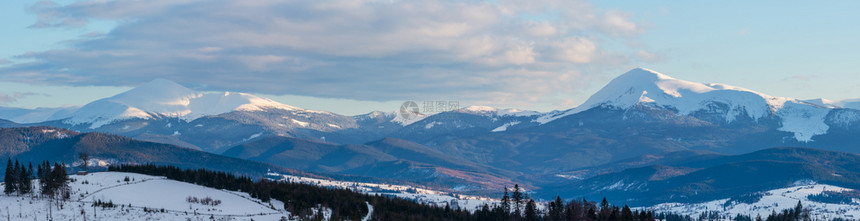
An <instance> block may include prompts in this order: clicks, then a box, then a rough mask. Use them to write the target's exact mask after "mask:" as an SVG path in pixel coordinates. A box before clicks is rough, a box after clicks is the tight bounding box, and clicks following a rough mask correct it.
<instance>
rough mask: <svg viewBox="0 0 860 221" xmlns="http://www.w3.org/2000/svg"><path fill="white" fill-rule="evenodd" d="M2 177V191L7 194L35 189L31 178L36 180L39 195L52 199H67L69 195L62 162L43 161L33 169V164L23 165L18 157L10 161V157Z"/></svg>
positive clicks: (29, 191) (18, 193)
mask: <svg viewBox="0 0 860 221" xmlns="http://www.w3.org/2000/svg"><path fill="white" fill-rule="evenodd" d="M3 178H4V183H3V184H4V185H3V192H4V193H6V194H7V195H11V194H17V195H19V196H21V195H27V194H32V193H34V191H35V188H34V186H33V179H34V178H36V179H37V180H38V185H39V186H38V187H39V188H38V190H39V195H40V196H42V197H48V198H51V199H54V198H56V197H58V196H59V197H62V198H63V199H68V198H69V197H70V192H71V191H70V189H69V176H68V174H67V173H66V166H65V164H62V163H54V164H53V166H52V165H51V162H49V161H44V162H42V163H41V164H39V165H37V168H36V170H35V171H34V170H33V164H32V163H29V162H28V163H27V166H24V164H23V163H20V162H19V161H18V159H15V163H12V159H11V158H10V159H8V160H7V161H6V172H5V176H4V177H3Z"/></svg>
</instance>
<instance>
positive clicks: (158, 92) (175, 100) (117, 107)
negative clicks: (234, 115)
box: [65, 79, 301, 128]
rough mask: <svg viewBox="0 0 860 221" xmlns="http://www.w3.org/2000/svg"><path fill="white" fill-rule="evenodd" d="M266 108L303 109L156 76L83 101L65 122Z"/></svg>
mask: <svg viewBox="0 0 860 221" xmlns="http://www.w3.org/2000/svg"><path fill="white" fill-rule="evenodd" d="M266 109H283V110H301V109H300V108H297V107H293V106H289V105H285V104H281V103H278V102H275V101H273V100H269V99H266V98H261V97H257V96H254V95H250V94H245V93H231V92H221V93H199V92H196V91H193V90H191V89H188V88H186V87H183V86H182V85H179V84H177V83H176V82H173V81H169V80H165V79H155V80H153V81H151V82H149V83H146V84H144V85H141V86H139V87H137V88H134V89H132V90H129V91H126V92H123V93H120V94H117V95H115V96H113V97H109V98H104V99H100V100H97V101H94V102H92V103H89V104H87V105H84V106H83V107H81V108H80V109H78V110H77V111H75V112H73V113H71V114H70V115H69V116H70V117H69V118H68V119H66V120H65V122H66V123H70V124H83V123H91V125H90V128H98V127H101V126H102V125H105V124H108V123H110V122H113V121H116V120H121V119H129V118H141V119H151V118H156V117H173V118H180V119H183V120H186V121H190V120H194V119H197V118H199V117H203V116H208V115H217V114H222V113H227V112H232V111H262V110H266Z"/></svg>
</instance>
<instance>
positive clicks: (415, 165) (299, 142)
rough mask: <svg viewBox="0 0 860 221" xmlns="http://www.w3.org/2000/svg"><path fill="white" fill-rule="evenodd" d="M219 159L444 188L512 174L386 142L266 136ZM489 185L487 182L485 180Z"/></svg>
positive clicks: (496, 183)
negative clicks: (236, 159) (346, 143)
mask: <svg viewBox="0 0 860 221" xmlns="http://www.w3.org/2000/svg"><path fill="white" fill-rule="evenodd" d="M223 154H224V155H225V156H231V157H237V158H242V159H249V160H255V161H259V162H266V163H271V164H275V165H279V166H283V167H287V168H294V169H301V170H308V171H313V172H323V173H338V174H347V175H357V176H368V177H379V178H393V179H398V180H406V181H411V182H418V183H424V184H428V185H430V184H435V185H441V186H443V187H445V188H453V187H457V186H460V187H461V188H460V189H470V190H481V189H484V188H487V189H493V188H498V187H501V186H502V185H504V184H512V182H511V181H510V180H506V179H505V178H504V177H513V176H514V173H512V172H510V171H505V170H499V169H495V168H491V167H486V166H484V165H481V164H475V163H471V162H469V161H466V160H462V159H459V158H457V157H456V156H451V155H448V154H445V153H442V152H439V151H437V150H435V149H433V148H430V147H427V146H424V145H421V144H417V143H414V142H410V141H406V140H400V139H395V138H386V139H382V140H378V141H374V142H369V143H367V144H364V145H353V144H348V145H339V144H330V143H319V142H311V141H307V140H303V139H296V138H289V137H267V138H262V139H259V140H256V141H253V142H249V143H245V144H241V145H238V146H235V147H233V148H230V149H229V150H227V151H225V152H224V153H223ZM488 181H492V182H488Z"/></svg>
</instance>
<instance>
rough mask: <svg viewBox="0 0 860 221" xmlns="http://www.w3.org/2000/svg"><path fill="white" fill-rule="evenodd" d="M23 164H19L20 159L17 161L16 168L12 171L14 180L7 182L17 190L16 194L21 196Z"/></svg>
mask: <svg viewBox="0 0 860 221" xmlns="http://www.w3.org/2000/svg"><path fill="white" fill-rule="evenodd" d="M21 173H22V172H21V163H19V162H18V159H15V167H14V168H13V169H12V180H11V181H9V182H7V183H9V184H10V185H12V186H13V188H15V192H16V193H17V194H18V195H21V182H22V180H21Z"/></svg>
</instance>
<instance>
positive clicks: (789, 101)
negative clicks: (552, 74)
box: [536, 68, 832, 141]
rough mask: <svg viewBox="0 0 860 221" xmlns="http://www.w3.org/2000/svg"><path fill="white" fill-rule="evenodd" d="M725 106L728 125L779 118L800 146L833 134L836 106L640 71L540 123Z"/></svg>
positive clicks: (614, 80)
mask: <svg viewBox="0 0 860 221" xmlns="http://www.w3.org/2000/svg"><path fill="white" fill-rule="evenodd" d="M714 103H718V104H724V105H726V106H727V107H728V111H727V112H726V113H725V119H726V122H732V121H734V120H735V119H737V117H739V116H747V117H749V118H751V119H754V120H758V119H761V118H765V117H769V116H778V117H779V118H780V119H781V120H782V127H781V128H780V130H782V131H786V132H792V133H794V134H795V138H796V139H797V140H799V141H811V138H812V136H814V135H820V134H824V133H826V132H827V129H828V126H827V125H826V124H825V123H824V117H825V116H826V115H827V113H828V112H829V110H830V109H831V108H832V106H821V105H814V104H811V103H808V102H804V101H800V100H797V99H794V98H785V97H776V96H771V95H767V94H763V93H759V92H756V91H752V90H749V89H745V88H740V87H735V86H730V85H725V84H714V83H698V82H690V81H685V80H679V79H675V78H672V77H670V76H668V75H665V74H661V73H658V72H656V71H652V70H649V69H645V68H636V69H633V70H630V71H628V72H627V73H624V74H622V75H621V76H619V77H617V78H615V79H613V80H612V81H610V82H609V84H607V85H606V86H605V87H603V88H602V89H600V90H599V91H598V92H597V93H595V94H594V95H592V96H591V97H589V98H588V100H586V101H585V103H583V104H582V105H580V106H578V107H576V108H573V109H570V110H567V111H562V112H560V113H557V114H549V115H545V116H542V117H540V118H538V119H537V120H536V121H537V122H540V123H548V122H550V121H553V120H555V119H558V118H561V117H564V116H568V115H572V114H576V113H580V112H583V111H586V110H589V109H592V108H596V107H604V108H616V109H630V108H633V107H635V106H637V105H650V106H653V107H658V108H666V109H672V110H675V111H677V113H678V114H681V115H688V114H691V113H693V112H695V111H699V110H708V109H709V108H710V107H709V104H714Z"/></svg>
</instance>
